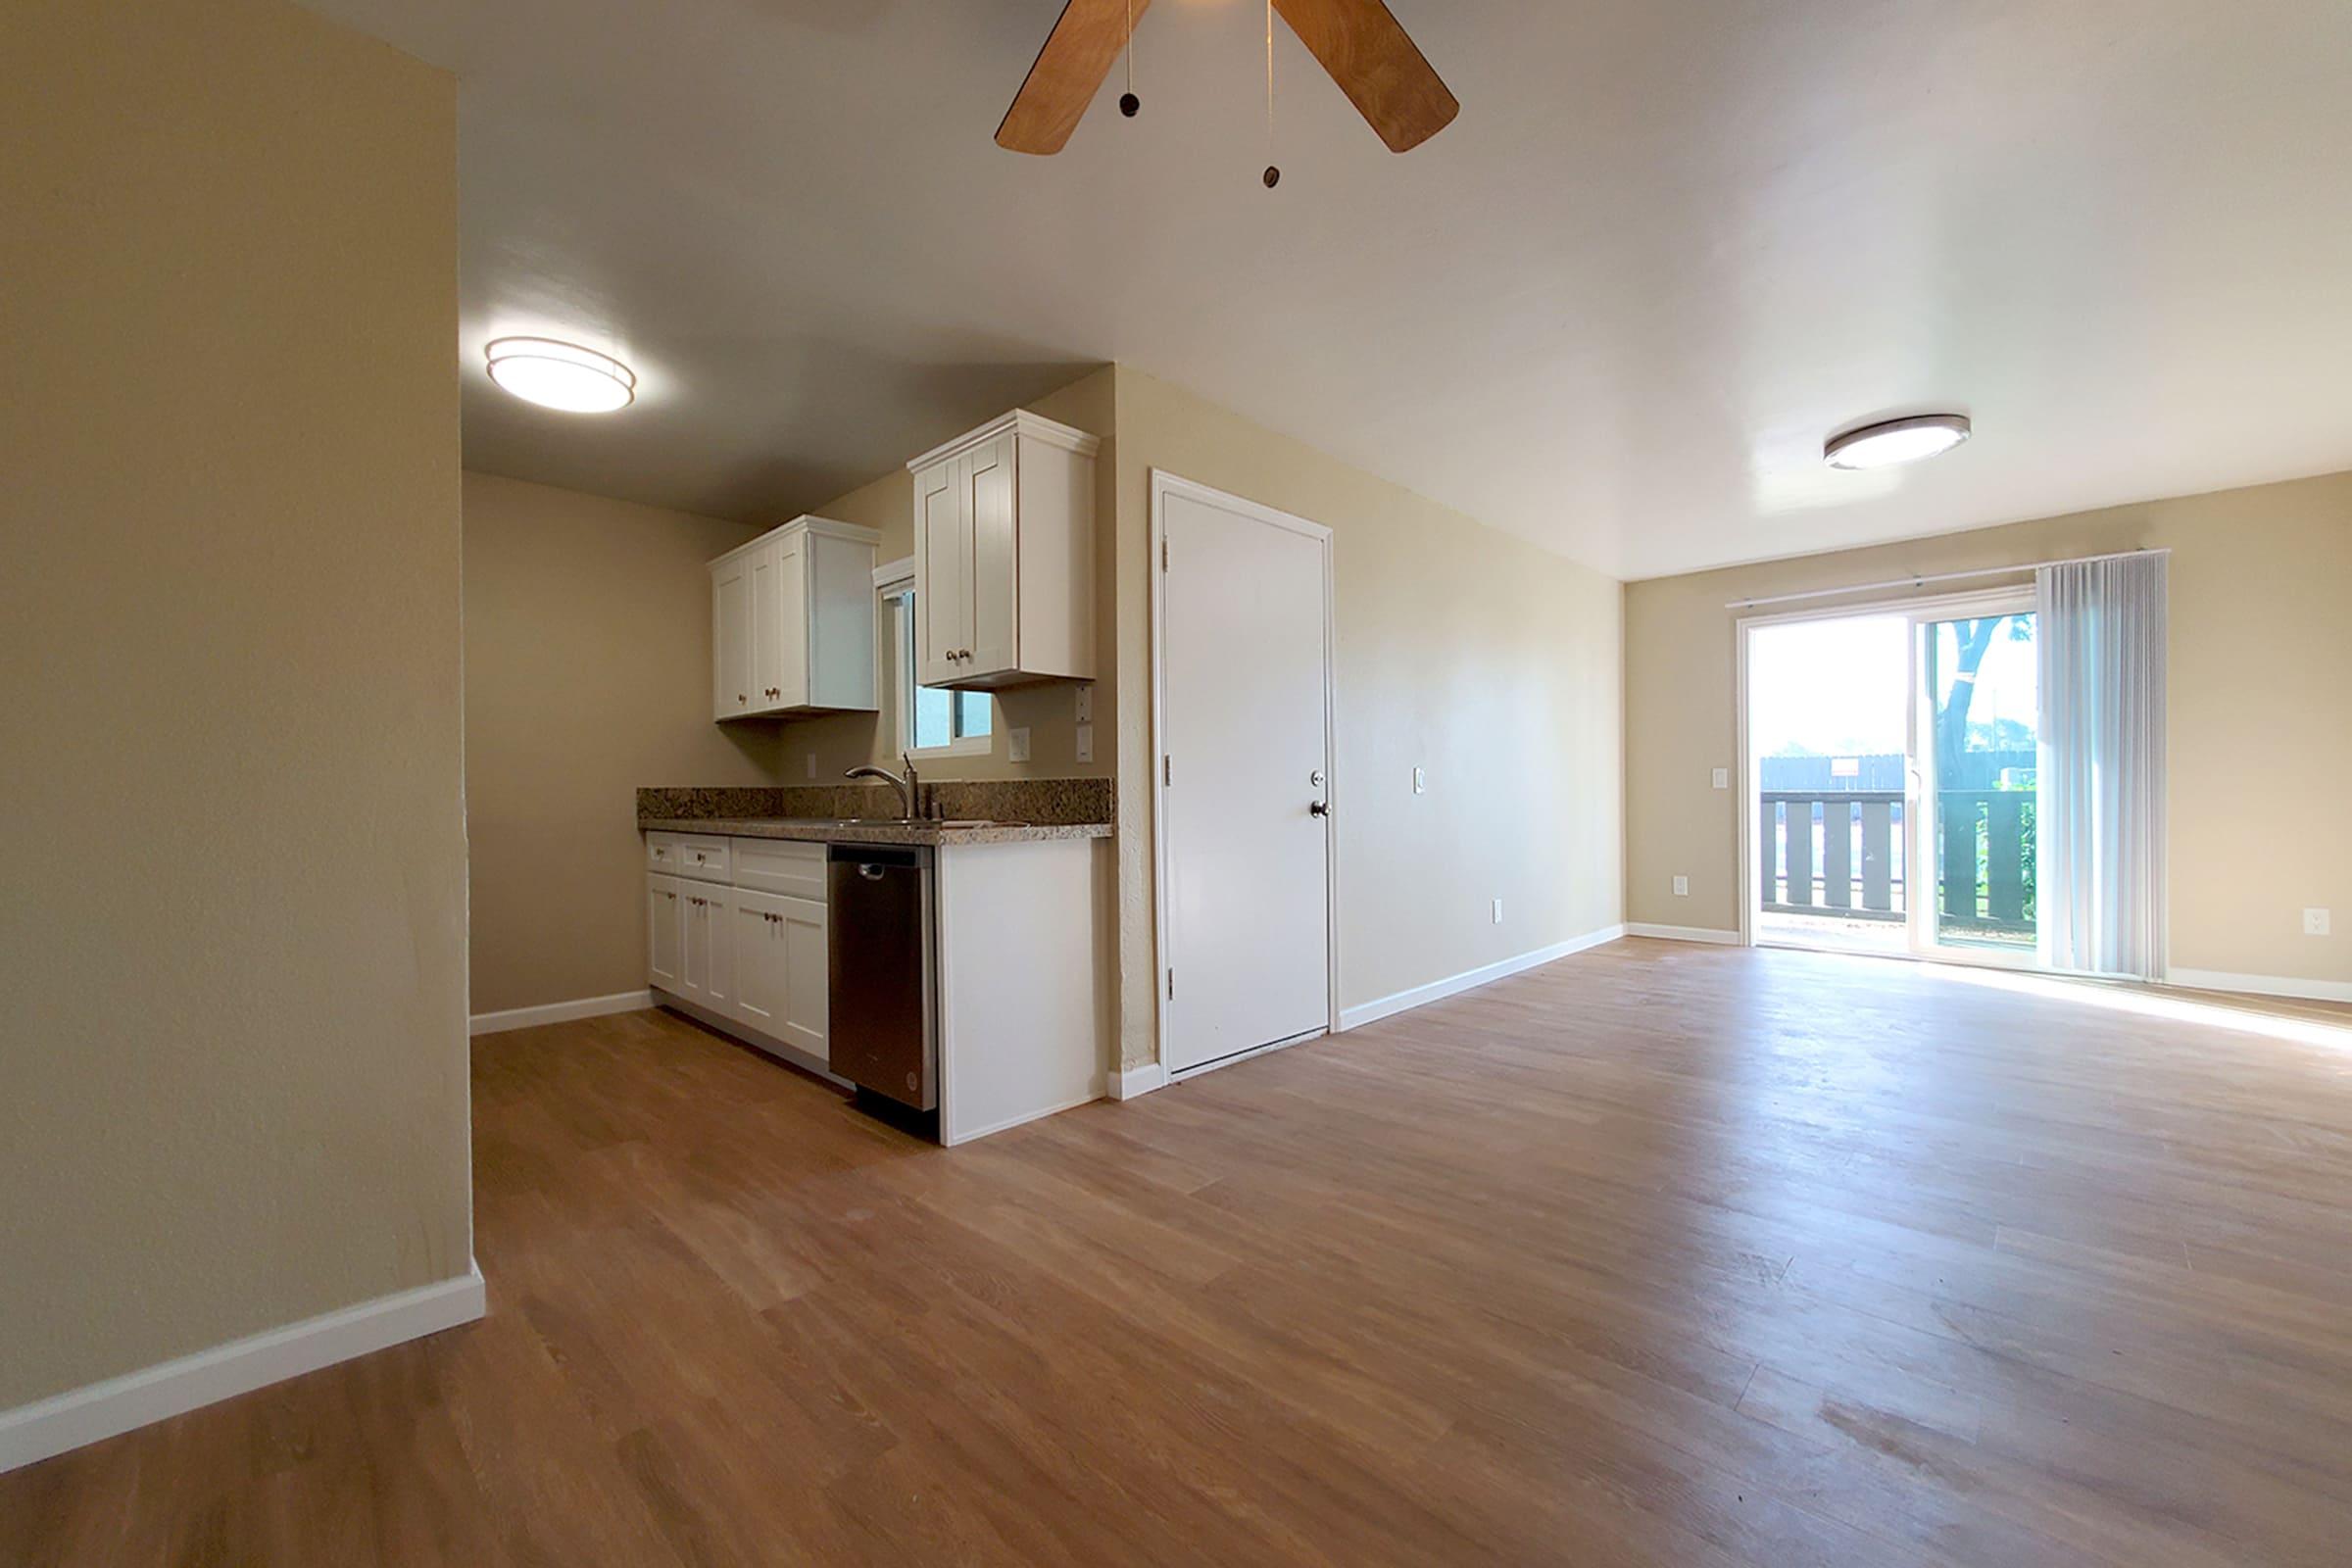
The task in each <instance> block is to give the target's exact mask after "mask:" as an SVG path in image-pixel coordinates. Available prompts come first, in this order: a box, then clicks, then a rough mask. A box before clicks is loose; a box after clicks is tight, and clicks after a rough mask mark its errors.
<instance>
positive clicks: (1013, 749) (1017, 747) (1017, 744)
mask: <svg viewBox="0 0 2352 1568" xmlns="http://www.w3.org/2000/svg"><path fill="white" fill-rule="evenodd" d="M1005 760H1006V761H1008V762H1026V761H1027V760H1029V726H1028V725H1026V724H1022V725H1019V726H1017V727H1015V728H1013V729H1010V730H1007V731H1006V732H1005Z"/></svg>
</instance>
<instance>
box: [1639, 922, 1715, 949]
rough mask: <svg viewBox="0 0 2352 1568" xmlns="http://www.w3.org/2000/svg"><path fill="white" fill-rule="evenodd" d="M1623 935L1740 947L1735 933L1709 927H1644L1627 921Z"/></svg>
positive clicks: (1640, 923)
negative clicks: (1717, 943)
mask: <svg viewBox="0 0 2352 1568" xmlns="http://www.w3.org/2000/svg"><path fill="white" fill-rule="evenodd" d="M1625 934H1626V935H1627V936H1629V937H1656V938H1657V939H1659V940H1660V941H1662V942H1720V943H1723V944H1726V945H1727V946H1730V947H1735V948H1736V947H1738V946H1739V945H1740V933H1739V932H1737V931H1719V930H1717V929H1716V928H1715V927H1713V926H1711V925H1645V924H1642V922H1640V921H1629V922H1627V924H1626V928H1625Z"/></svg>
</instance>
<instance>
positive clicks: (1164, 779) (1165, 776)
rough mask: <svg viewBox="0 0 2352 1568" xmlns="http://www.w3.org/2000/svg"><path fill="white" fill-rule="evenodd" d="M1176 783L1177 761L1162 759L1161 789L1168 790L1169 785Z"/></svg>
mask: <svg viewBox="0 0 2352 1568" xmlns="http://www.w3.org/2000/svg"><path fill="white" fill-rule="evenodd" d="M1175 782H1176V760H1175V759H1174V758H1172V757H1162V758H1161V759H1160V760H1159V787H1160V788H1161V789H1166V788H1167V787H1168V786H1169V785H1171V784H1173V783H1175Z"/></svg>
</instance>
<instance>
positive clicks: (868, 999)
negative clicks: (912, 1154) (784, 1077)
mask: <svg viewBox="0 0 2352 1568" xmlns="http://www.w3.org/2000/svg"><path fill="white" fill-rule="evenodd" d="M826 860H827V862H828V863H827V865H826V868H825V869H826V873H827V874H826V893H827V897H828V901H829V904H830V911H829V922H830V924H831V927H832V941H831V943H830V944H829V949H830V952H829V957H828V962H827V968H828V971H829V973H828V980H829V987H828V994H827V1002H828V1010H827V1017H826V1026H825V1032H826V1042H825V1044H826V1055H827V1057H828V1063H829V1065H830V1066H831V1067H832V1069H833V1070H834V1071H835V1072H837V1073H839V1074H841V1076H842V1077H844V1078H847V1079H848V1080H850V1082H852V1083H854V1084H856V1085H858V1087H859V1088H861V1089H869V1090H871V1091H873V1092H874V1093H875V1094H877V1095H882V1096H885V1097H886V1098H888V1099H891V1100H895V1101H897V1102H898V1103H900V1104H903V1105H907V1106H911V1107H912V1108H914V1109H916V1110H937V1109H938V1108H939V1030H938V1027H937V1014H936V1004H935V1000H934V997H933V992H932V976H931V954H932V919H933V915H932V904H931V851H930V850H928V849H920V848H913V849H910V848H902V847H899V846H896V845H879V844H835V845H832V846H829V848H828V853H827V855H826Z"/></svg>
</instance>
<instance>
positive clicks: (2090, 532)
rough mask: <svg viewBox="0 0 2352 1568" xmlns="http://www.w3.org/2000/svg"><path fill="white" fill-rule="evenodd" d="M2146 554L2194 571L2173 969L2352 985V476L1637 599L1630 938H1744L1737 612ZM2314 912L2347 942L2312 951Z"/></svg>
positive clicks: (1853, 555) (2176, 841) (2011, 530)
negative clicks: (1956, 576)
mask: <svg viewBox="0 0 2352 1568" xmlns="http://www.w3.org/2000/svg"><path fill="white" fill-rule="evenodd" d="M2142 546H2145V547H2151V548H2153V547H2159V546H2161V547H2166V548H2169V549H2170V550H2171V551H2172V552H2173V556H2172V564H2171V571H2170V576H2171V627H2172V635H2171V648H2170V654H2169V665H2168V678H2169V682H2170V711H2169V713H2168V715H2167V724H2168V729H2169V738H2170V760H2169V774H2170V778H2169V785H2170V790H2171V822H2170V832H2169V837H2168V840H2167V853H2168V856H2169V858H2170V860H2171V889H2170V899H2171V906H2172V961H2173V964H2174V965H2175V967H2176V968H2189V969H2204V970H2216V971H2221V972H2224V973H2229V974H2247V975H2264V976H2276V977H2285V978H2290V979H2297V978H2299V979H2306V980H2322V981H2333V982H2338V983H2341V982H2345V981H2352V815H2347V813H2346V812H2345V811H2344V809H2343V803H2344V799H2345V780H2346V779H2347V778H2352V707H2347V703H2346V699H2345V696H2344V693H2343V691H2342V689H2341V688H2342V683H2343V681H2344V679H2345V678H2346V676H2347V675H2352V613H2348V612H2347V603H2348V595H2352V474H2334V475H2330V476H2328V477H2327V478H2321V479H2306V480H2299V481H2296V482H2293V483H2288V484H2275V485H2263V486H2259V487H2257V488H2254V489H2247V490H2229V491H2223V492H2221V493H2219V494H2214V495H2204V496H2190V497H2186V498H2183V499H2180V500H2176V501H2160V502H2155V503H2151V504H2148V505H2143V506H2131V507H2117V508H2113V509H2111V510H2108V511H2104V512H2089V513H2081V514H2077V515H2072V516H2064V517H2052V518H2047V519H2044V520H2041V521H2036V522H2022V523H2016V524H2013V525H2011V526H2007V527H2000V528H1986V529H1982V530H1979V531H1976V532H1972V533H1963V534H1947V535H1944V536H1942V537H1940V538H1936V539H1926V540H1920V541H1917V542H1915V543H1909V544H1899V545H1887V546H1884V547H1880V548H1877V549H1871V550H1853V551H1844V552H1840V553H1838V554H1834V555H1824V556H1807V557H1804V558H1801V559H1798V560H1793V561H1782V562H1773V563H1768V564H1762V565H1754V566H1740V567H1734V568H1730V569H1727V570H1723V571H1710V572H1700V573H1695V574H1692V575H1690V576H1682V577H1664V578H1656V579H1652V580H1649V581H1645V582H1637V583H1632V584H1629V585H1628V586H1627V588H1626V629H1625V649H1626V672H1627V678H1626V800H1627V808H1626V833H1627V856H1626V885H1627V886H1626V910H1627V918H1628V919H1630V920H1634V921H1639V922H1644V923H1652V924H1660V925H1678V926H1699V927H1709V928H1715V929H1722V930H1730V929H1734V928H1736V927H1737V926H1738V924H1739V899H1740V877H1739V864H1738V857H1739V850H1738V834H1739V820H1738V813H1739V806H1738V792H1737V791H1736V790H1734V791H1732V792H1728V793H1724V792H1718V791H1716V790H1714V789H1713V788H1712V787H1711V786H1710V783H1709V778H1708V773H1709V769H1711V768H1716V767H1729V768H1732V769H1733V770H1734V771H1733V777H1734V779H1735V780H1736V779H1737V778H1738V776H1739V774H1738V767H1739V758H1738V756H1737V755H1736V752H1737V747H1738V738H1737V737H1738V728H1737V716H1736V701H1737V699H1736V695H1735V692H1734V686H1735V684H1736V680H1737V675H1736V663H1735V661H1736V653H1735V642H1734V637H1735V633H1734V623H1735V618H1736V617H1735V613H1734V612H1732V611H1730V610H1727V609H1726V608H1725V605H1726V604H1727V602H1729V601H1731V600H1734V599H1741V598H1747V597H1751V596H1757V595H1766V594H1778V593H1794V592H1801V591H1804V590H1808V589H1815V588H1825V587H1834V586H1836V585H1838V584H1840V583H1867V582H1875V581H1882V580H1885V579H1887V578H1889V577H1897V576H1901V575H1903V574H1905V573H1909V572H1921V573H1927V572H1937V571H1958V570H1967V569H1972V568H1976V567H1983V566H1994V565H2000V564H2010V563H2019V562H2034V561H2044V560H2051V559H2057V558H2063V557H2069V556H2081V555H2094V554H2102V553H2105V552H2108V551H2119V550H2131V549H2135V548H2139V547H2142ZM2000 580H2001V579H1998V578H1989V579H1985V580H1983V581H1980V582H1977V583H1962V584H1956V585H1952V586H1951V587H1947V588H1945V589H1943V590H1942V591H1945V592H1950V591H1953V590H1954V589H1955V588H1961V589H1964V588H1969V587H1985V586H1989V585H1991V584H1993V583H1996V582H1998V581H2000ZM2017 580H2020V581H2027V580H2030V575H2028V574H2020V576H2019V578H2018V579H2017ZM1927 591H1928V592H1931V593H1933V592H1936V589H1934V588H1931V589H1929V590H1927ZM1869 597H1870V598H1871V599H1872V600H1878V599H1883V598H1887V597H1889V596H1887V595H1871V596H1869ZM1898 597H1899V596H1898ZM1678 872H1679V873H1684V874H1687V875H1689V876H1690V878H1691V893H1690V896H1689V897H1688V898H1676V897H1674V896H1673V894H1672V891H1671V885H1672V878H1673V877H1674V876H1675V874H1676V873H1678ZM2306 906H2325V907H2331V908H2333V909H2334V910H2335V932H2334V935H2333V936H2331V937H2326V938H2317V937H2306V936H2304V935H2302V933H2301V915H2302V910H2303V908H2304V907H2306Z"/></svg>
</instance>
